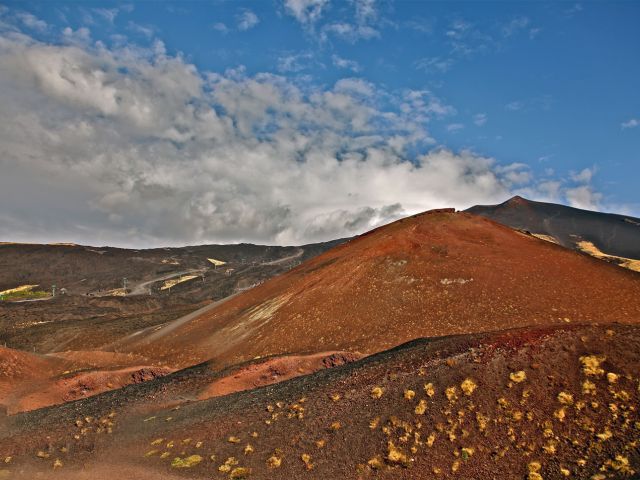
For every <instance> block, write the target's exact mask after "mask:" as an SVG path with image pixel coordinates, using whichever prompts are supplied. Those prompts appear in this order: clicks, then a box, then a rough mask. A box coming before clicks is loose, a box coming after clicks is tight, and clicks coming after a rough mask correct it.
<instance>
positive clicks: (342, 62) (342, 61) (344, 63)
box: [331, 55, 361, 72]
mask: <svg viewBox="0 0 640 480" xmlns="http://www.w3.org/2000/svg"><path fill="white" fill-rule="evenodd" d="M331 61H332V62H333V65H334V66H336V67H338V68H344V69H347V70H351V71H352V72H359V71H360V70H361V67H360V64H359V63H358V62H356V61H355V60H348V59H346V58H342V57H340V56H339V55H332V56H331Z"/></svg>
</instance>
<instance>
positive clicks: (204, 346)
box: [119, 210, 640, 367]
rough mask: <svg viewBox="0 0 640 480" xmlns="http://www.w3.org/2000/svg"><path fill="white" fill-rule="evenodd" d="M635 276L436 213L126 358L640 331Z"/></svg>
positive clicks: (240, 356) (161, 335)
mask: <svg viewBox="0 0 640 480" xmlns="http://www.w3.org/2000/svg"><path fill="white" fill-rule="evenodd" d="M638 298H640V276H638V274H636V273H633V272H627V271H624V270H621V269H618V268H616V267H613V266H611V265H608V264H606V263H604V262H600V261H597V260H595V259H592V258H588V257H586V256H584V255H581V254H578V253H576V252H573V251H569V250H566V249H564V248H562V247H560V246H558V245H554V244H551V243H549V242H545V241H543V240H540V239H537V238H535V237H533V236H529V235H526V234H523V233H520V232H517V231H514V230H512V229H510V228H508V227H504V226H502V225H499V224H497V223H495V222H493V221H491V220H488V219H485V218H482V217H479V216H474V215H471V214H467V213H454V211H453V210H439V211H431V212H427V213H424V214H420V215H416V216H413V217H410V218H406V219H403V220H399V221H397V222H394V223H392V224H390V225H387V226H385V227H382V228H378V229H376V230H373V231H371V232H369V233H367V234H365V235H362V236H360V237H358V238H356V239H354V240H351V241H349V242H348V243H346V244H344V245H341V246H339V247H336V248H334V249H332V250H330V251H328V252H326V253H324V254H323V255H320V256H318V257H316V258H314V259H312V260H310V261H308V262H306V263H304V264H302V265H300V266H299V267H298V268H296V269H294V270H292V271H290V272H288V273H285V274H284V275H281V276H279V277H277V278H274V279H272V280H270V281H268V282H266V283H264V284H263V285H261V286H259V287H257V288H255V289H253V290H250V291H248V292H246V293H244V294H242V295H238V296H237V297H235V298H232V299H230V300H229V301H227V302H225V303H222V304H221V305H220V306H218V307H217V308H214V309H211V310H210V311H208V312H206V313H205V314H203V315H202V316H199V317H197V318H195V319H193V320H191V321H189V322H185V323H182V324H180V325H178V326H175V328H174V327H171V326H169V327H164V328H161V329H156V330H154V331H153V332H151V333H144V334H141V335H138V336H136V337H134V340H135V341H134V342H133V343H130V344H128V345H125V346H120V347H119V348H121V349H124V350H125V351H130V352H135V353H141V354H143V355H144V356H146V357H148V358H152V359H155V360H158V361H161V362H165V363H167V364H169V365H171V366H173V367H181V366H186V365H192V364H195V363H197V362H200V361H204V360H207V359H212V360H213V364H214V365H215V364H217V365H218V366H220V367H221V366H225V365H229V364H234V363H238V362H241V361H245V360H248V359H252V358H254V357H256V356H263V355H272V354H282V353H304V352H318V351H329V350H340V351H350V352H362V353H373V352H377V351H381V350H384V349H387V348H389V347H392V346H395V345H398V344H400V343H403V342H406V341H408V340H411V339H413V338H417V337H434V336H442V335H450V334H457V333H471V332H482V331H493V330H501V329H507V328H514V327H520V326H527V325H550V324H565V323H572V322H573V323H584V322H592V321H598V322H610V321H621V322H627V323H630V322H631V323H632V322H637V321H639V320H640V302H638Z"/></svg>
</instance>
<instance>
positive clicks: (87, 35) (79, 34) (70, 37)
mask: <svg viewBox="0 0 640 480" xmlns="http://www.w3.org/2000/svg"><path fill="white" fill-rule="evenodd" d="M62 35H63V37H64V40H65V41H66V42H68V43H87V42H90V41H91V31H90V30H89V29H88V28H86V27H80V28H78V29H77V30H73V29H72V28H71V27H66V28H65V29H64V30H62Z"/></svg>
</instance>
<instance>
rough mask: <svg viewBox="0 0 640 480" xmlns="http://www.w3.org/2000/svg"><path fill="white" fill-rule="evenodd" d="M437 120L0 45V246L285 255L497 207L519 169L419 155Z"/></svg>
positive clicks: (119, 59) (143, 54) (383, 104)
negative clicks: (236, 246) (258, 247)
mask: <svg viewBox="0 0 640 480" xmlns="http://www.w3.org/2000/svg"><path fill="white" fill-rule="evenodd" d="M453 113H455V109H453V108H452V107H451V106H449V105H447V104H446V103H445V102H444V101H443V100H441V99H439V98H438V97H436V96H435V95H434V94H433V93H432V92H430V91H428V90H407V91H398V92H390V91H386V90H382V89H380V88H379V87H378V86H376V85H375V84H372V83H370V82H367V81H365V80H362V79H359V78H343V79H341V80H339V81H337V82H336V83H335V84H334V85H331V86H329V87H324V86H323V87H320V86H314V85H311V84H309V83H308V82H305V83H300V84H298V83H296V82H295V81H293V80H291V79H287V78H285V77H282V76H279V75H275V74H271V73H260V74H256V75H252V76H250V75H247V74H246V73H245V71H244V69H242V68H238V69H234V70H229V71H225V72H204V71H200V70H198V69H197V68H196V67H195V66H193V65H191V64H189V63H188V62H187V61H186V60H185V58H184V57H182V56H181V55H177V56H172V55H168V54H167V53H166V50H165V48H164V45H163V44H162V42H160V41H156V42H154V43H152V45H151V46H150V47H148V48H142V47H139V46H125V47H114V48H107V47H106V46H105V45H103V44H102V43H99V42H96V43H94V44H91V43H89V42H85V43H79V42H75V43H63V44H47V43H42V42H40V41H36V40H34V39H32V38H29V37H28V36H25V35H21V36H16V35H5V36H3V35H1V34H0V115H1V116H2V118H4V119H11V120H10V121H4V122H0V145H2V152H3V154H2V156H0V171H2V175H0V204H1V205H2V206H3V207H2V209H1V210H0V211H1V212H2V213H1V214H0V238H1V239H3V240H11V241H47V242H50V241H76V242H80V243H90V244H96V243H97V244H112V245H123V246H152V245H177V244H189V243H205V242H236V241H251V242H260V243H278V244H299V243H305V242H312V241H321V240H327V239H331V238H336V237H342V236H347V235H353V234H357V233H361V232H363V231H365V230H367V229H369V228H371V227H374V226H376V225H379V224H381V223H384V222H387V221H390V220H393V219H394V218H397V217H399V216H402V215H406V214H411V213H415V212H418V211H422V210H426V209H429V208H435V207H442V206H454V207H458V208H463V207H467V206H469V205H471V204H475V203H497V202H499V201H502V200H504V198H505V197H506V196H508V195H509V194H510V193H511V188H512V187H513V186H514V185H518V186H521V185H522V182H525V181H526V178H525V176H526V174H527V173H526V172H527V170H526V169H525V168H523V167H522V166H520V165H512V166H509V165H500V164H499V163H497V162H496V161H495V160H494V159H492V158H488V157H484V156H481V155H478V154H476V153H474V152H472V151H470V150H463V151H460V152H453V151H451V150H449V149H446V148H443V147H436V148H433V145H432V144H433V142H434V140H433V139H432V138H431V136H430V134H429V131H428V129H427V128H428V126H429V123H430V122H432V121H433V120H434V119H444V118H446V117H448V116H449V115H452V114H453ZM593 194H595V192H592V198H593ZM571 195H572V197H571V198H572V199H574V200H575V201H576V202H578V201H582V202H585V201H586V195H585V194H584V193H581V192H578V191H576V192H573V193H572V194H571Z"/></svg>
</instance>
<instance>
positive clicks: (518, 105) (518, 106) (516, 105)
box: [504, 100, 524, 112]
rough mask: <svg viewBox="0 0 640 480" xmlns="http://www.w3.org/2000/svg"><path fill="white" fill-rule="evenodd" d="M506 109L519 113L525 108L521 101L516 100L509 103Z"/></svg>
mask: <svg viewBox="0 0 640 480" xmlns="http://www.w3.org/2000/svg"><path fill="white" fill-rule="evenodd" d="M504 108H505V109H507V110H510V111H512V112H517V111H518V110H522V109H523V108H524V103H523V102H521V101H519V100H514V101H513V102H509V103H507V104H506V105H505V106H504Z"/></svg>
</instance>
